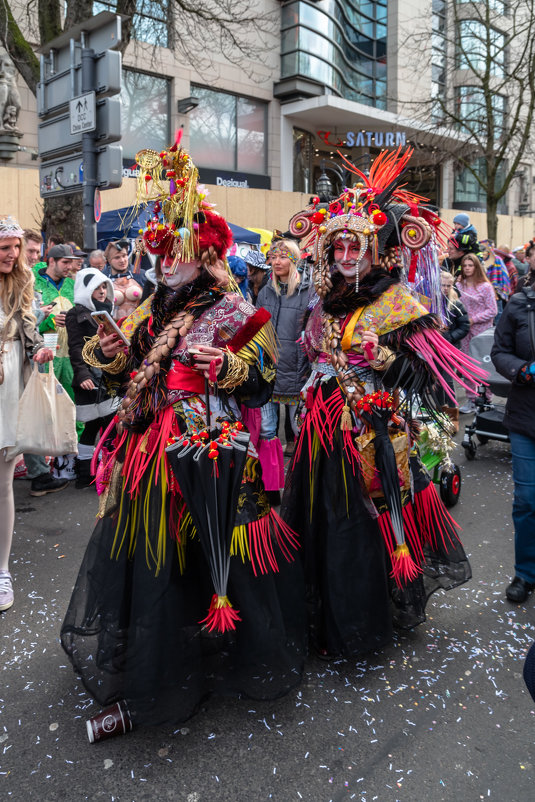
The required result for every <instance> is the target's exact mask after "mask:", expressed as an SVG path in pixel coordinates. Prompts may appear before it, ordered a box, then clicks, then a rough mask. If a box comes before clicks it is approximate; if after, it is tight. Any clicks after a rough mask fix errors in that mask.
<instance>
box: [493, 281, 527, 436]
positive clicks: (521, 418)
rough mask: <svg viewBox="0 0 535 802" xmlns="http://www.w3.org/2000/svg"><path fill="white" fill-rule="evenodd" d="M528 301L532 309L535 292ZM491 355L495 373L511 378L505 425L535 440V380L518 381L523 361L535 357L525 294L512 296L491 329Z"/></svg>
mask: <svg viewBox="0 0 535 802" xmlns="http://www.w3.org/2000/svg"><path fill="white" fill-rule="evenodd" d="M527 293H528V294H529V295H531V296H532V297H531V299H529V303H530V304H532V305H533V308H534V309H535V292H533V290H531V289H528V290H527ZM490 355H491V359H492V361H493V363H494V366H495V368H496V370H497V371H498V373H500V374H501V375H502V376H505V378H506V379H509V381H510V382H512V386H511V390H510V392H509V397H508V398H507V405H506V412H505V418H504V421H503V422H504V425H505V426H506V427H507V428H508V429H510V430H511V431H512V432H517V433H518V434H524V435H526V436H527V437H532V438H533V439H534V440H535V381H531V382H522V380H520V381H519V378H518V374H519V372H520V370H521V369H522V368H523V367H524V365H526V364H528V363H529V362H533V361H534V360H535V353H533V351H532V348H531V341H530V336H529V328H528V295H527V294H526V292H517V293H515V294H514V295H512V296H511V298H510V299H509V301H508V303H507V305H506V306H505V309H504V311H503V313H502V315H501V317H500V320H499V321H498V325H497V326H496V330H495V332H494V345H493V347H492V351H491V354H490Z"/></svg>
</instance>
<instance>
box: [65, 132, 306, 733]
mask: <svg viewBox="0 0 535 802" xmlns="http://www.w3.org/2000/svg"><path fill="white" fill-rule="evenodd" d="M137 161H138V164H139V165H140V168H141V178H142V181H143V186H142V188H141V189H140V193H142V194H141V197H142V199H145V200H147V201H151V200H154V201H155V207H154V216H153V217H152V219H150V220H149V222H148V224H147V229H146V230H145V231H144V232H143V242H144V246H145V247H146V249H147V250H148V251H149V252H150V253H152V254H157V255H159V256H160V257H161V262H162V273H163V280H162V281H161V282H159V283H158V286H157V289H156V291H155V293H154V294H153V295H152V296H151V297H150V298H148V299H147V300H146V301H145V302H144V303H143V304H142V305H141V306H140V307H138V309H137V310H135V312H134V313H133V314H132V315H131V316H130V317H129V318H127V319H126V321H125V322H124V323H123V325H122V331H123V333H124V334H125V335H126V336H127V337H128V338H129V339H130V346H129V349H128V353H127V354H125V353H123V351H122V350H121V348H120V345H119V344H118V343H117V341H116V340H114V335H106V336H104V334H103V332H102V331H100V340H99V339H98V335H97V337H94V338H93V339H92V340H90V341H89V342H88V343H87V345H86V348H85V358H86V360H87V361H88V362H89V363H90V364H97V366H98V367H100V368H101V369H102V370H103V371H104V372H105V374H107V375H108V376H109V377H110V378H111V380H115V381H116V382H117V381H123V380H125V381H128V377H129V376H130V381H129V382H128V383H127V386H126V393H125V397H124V400H123V403H122V408H121V410H120V411H119V413H118V415H117V417H116V419H115V426H116V428H115V430H113V431H111V432H109V433H108V435H107V443H108V445H107V451H104V452H103V454H104V455H103V459H102V461H101V463H100V466H99V468H98V470H97V489H99V490H101V491H102V490H103V489H104V492H102V495H101V497H100V501H101V505H100V511H99V516H100V519H99V521H98V523H97V525H96V528H95V530H94V532H93V535H92V537H91V540H90V542H89V545H88V548H87V551H86V554H85V556H84V559H83V562H82V566H81V568H80V572H79V575H78V578H77V580H76V584H75V588H74V591H73V595H72V598H71V602H70V604H69V608H68V611H67V614H66V617H65V621H64V623H63V626H62V629H61V642H62V645H63V647H64V649H65V651H66V652H67V654H68V656H69V658H70V660H71V661H72V663H73V666H74V668H75V670H76V672H77V673H78V674H79V675H80V676H81V678H82V681H83V683H84V685H85V687H86V688H87V690H88V691H89V693H90V694H91V695H92V696H93V697H94V699H96V700H97V701H98V702H99V703H100V704H101V705H113V704H114V703H120V704H121V705H123V700H124V701H125V702H126V708H127V709H128V711H129V716H130V717H131V719H132V720H133V721H134V722H135V723H147V724H158V723H162V722H173V723H177V722H181V721H184V720H186V719H187V718H188V717H189V716H191V715H192V714H193V713H194V712H195V710H196V709H197V707H198V705H199V704H200V702H201V701H202V700H204V699H205V698H206V697H207V695H209V694H210V693H212V692H218V693H221V694H233V695H238V696H242V695H243V696H246V697H249V698H255V699H273V698H277V697H279V696H281V695H283V694H285V693H286V692H288V691H289V690H290V689H291V688H292V687H293V686H295V685H296V684H297V683H298V682H299V681H300V677H301V671H302V664H303V659H304V654H305V633H306V625H305V611H304V601H303V599H304V588H303V583H302V569H301V564H300V561H299V560H298V559H295V557H296V554H297V551H296V549H297V540H296V538H295V536H294V534H293V533H292V532H291V531H290V529H289V528H288V527H287V526H286V525H285V524H284V523H283V521H282V520H281V519H280V518H279V517H278V516H277V514H276V513H275V511H274V510H271V509H270V505H269V502H268V500H267V497H266V494H265V491H264V487H263V484H262V475H261V468H260V465H259V462H258V458H257V453H256V451H255V450H254V447H253V446H252V445H251V444H250V443H249V445H248V451H247V459H246V462H245V469H244V471H243V478H242V480H241V485H240V487H239V497H238V502H237V508H236V509H235V510H234V509H233V510H231V511H230V512H231V513H232V515H234V512H235V513H236V518H235V521H234V527H233V529H231V534H232V543H231V544H230V548H229V551H228V553H225V554H223V555H222V557H221V560H222V561H223V562H224V563H225V565H227V564H228V565H229V577H228V598H227V597H226V596H225V595H223V594H221V595H219V596H218V595H217V594H214V586H213V585H212V581H211V569H212V566H211V565H209V562H208V560H207V557H206V554H205V551H204V546H203V544H204V539H205V537H206V536H207V532H206V531H202V532H198V531H196V529H195V526H194V521H193V518H192V514H193V509H192V508H191V507H190V506H188V505H186V503H185V501H184V497H183V493H181V490H180V488H179V483H178V482H177V480H176V478H175V476H174V475H173V470H172V469H171V466H170V461H169V453H168V451H166V448H173V443H184V442H189V443H190V444H191V448H192V449H193V450H194V449H195V444H196V443H198V442H199V438H201V439H202V437H206V436H207V435H206V432H205V431H204V429H205V426H206V424H205V423H204V421H205V416H206V414H207V406H206V403H207V402H206V397H205V378H207V377H210V378H211V380H212V381H211V385H209V388H210V389H209V399H208V403H209V412H210V417H211V421H210V422H211V427H212V429H214V430H215V431H216V433H217V432H220V433H221V438H219V439H224V437H225V436H227V435H228V432H229V430H230V431H231V433H232V435H233V436H234V434H236V433H237V432H238V433H240V430H242V428H243V424H241V422H240V406H241V405H244V406H245V407H257V406H261V405H262V404H264V403H266V401H267V400H268V399H269V398H270V396H271V391H272V386H273V382H274V378H275V367H274V365H275V353H276V348H275V344H274V333H273V330H272V326H271V322H270V320H269V314H268V313H266V312H265V310H257V309H255V308H254V307H253V306H252V305H251V304H249V303H248V302H247V301H246V300H245V299H244V298H243V297H242V296H241V295H240V294H238V293H237V292H229V291H227V289H226V288H227V286H228V284H229V282H231V281H232V278H231V274H230V271H228V270H227V268H226V265H225V254H226V252H227V250H228V248H229V246H230V244H231V241H232V234H231V231H230V229H229V227H228V225H227V223H226V222H225V220H224V219H223V217H221V216H220V215H218V214H216V213H215V212H214V211H212V209H211V208H210V205H209V204H208V203H207V202H206V200H205V199H204V195H203V194H202V193H201V190H200V188H199V186H198V183H197V178H198V173H197V170H196V168H195V165H194V164H193V163H192V162H191V159H190V158H189V156H188V154H187V153H185V151H184V150H182V148H181V147H180V146H179V140H177V142H175V144H174V145H173V146H172V147H170V148H169V149H168V150H166V151H162V153H160V154H157V153H155V152H154V151H141V152H140V153H138V155H137ZM192 344H193V345H192ZM240 436H243V432H241V433H240ZM246 439H248V435H247V436H246ZM110 440H112V441H113V443H112V444H111V445H110V444H109V443H110ZM218 442H219V440H218ZM200 445H201V446H202V443H201V444H200ZM212 449H215V452H216V453H215V456H216V457H217V445H215V444H214V442H213V441H211V444H210V446H209V450H210V454H209V456H210V457H211V458H213V457H214V453H213V451H212ZM201 451H202V447H201ZM215 462H216V461H215V460H214V465H213V469H214V470H213V471H212V472H211V474H210V476H209V477H208V479H209V480H210V481H211V480H212V479H214V477H215V478H217V476H219V474H218V473H217V468H216V465H215ZM192 465H193V463H192ZM94 467H96V459H95V466H94ZM193 467H195V466H194V465H193ZM193 467H192V470H193ZM211 467H212V466H211ZM220 470H222V469H220ZM222 480H223V477H221V481H222ZM218 481H219V480H218ZM180 484H181V485H182V480H180ZM182 487H184V485H182ZM193 500H194V502H195V505H196V507H197V506H200V507H204V506H205V504H209V503H210V502H209V497H208V494H206V495H205V494H204V493H203V489H202V487H201V486H199V487H198V492H197V494H196V496H195V497H194V499H193ZM220 512H221V510H220ZM222 512H223V513H225V514H227V513H228V511H226V510H222ZM215 523H217V521H216V522H215ZM213 525H214V521H213V520H211V521H210V520H209V526H210V527H211V526H213ZM210 531H211V530H210ZM201 536H202V538H201ZM201 540H202V543H201ZM227 561H228V563H227ZM232 605H234V607H232ZM207 613H208V616H207ZM218 614H222V615H223V617H224V616H226V623H225V622H223V623H224V625H223V626H221V627H219V626H216V625H215V623H214V621H215V618H216V617H217V615H218ZM210 622H211V623H210ZM123 712H124V711H123ZM88 724H89V722H88Z"/></svg>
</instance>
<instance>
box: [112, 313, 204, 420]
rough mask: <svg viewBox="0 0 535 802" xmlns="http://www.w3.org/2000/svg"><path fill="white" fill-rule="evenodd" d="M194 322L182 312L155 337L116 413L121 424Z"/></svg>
mask: <svg viewBox="0 0 535 802" xmlns="http://www.w3.org/2000/svg"><path fill="white" fill-rule="evenodd" d="M194 320H195V318H194V317H193V315H191V314H188V313H186V312H184V311H182V312H180V313H179V314H178V315H175V317H174V318H173V319H172V320H171V321H170V322H169V323H168V324H167V326H165V328H164V329H162V331H161V332H160V334H159V335H158V336H157V337H156V340H155V342H154V345H153V346H152V348H151V350H150V351H149V353H148V354H147V356H146V357H145V359H144V360H143V362H142V365H141V367H140V368H139V370H138V372H137V373H136V375H135V376H134V378H133V379H131V381H130V383H129V385H128V389H127V391H126V395H125V397H124V398H123V403H122V404H121V408H120V410H119V412H118V413H117V415H118V417H119V420H120V421H122V422H123V421H128V420H130V419H131V412H130V408H131V406H132V404H133V403H134V401H135V399H136V397H137V395H138V393H139V392H141V390H143V389H144V388H145V387H146V386H147V384H148V383H149V382H150V380H151V379H152V378H153V376H157V375H158V373H159V372H160V363H161V362H162V360H165V359H166V358H167V357H168V356H169V354H171V352H172V351H173V349H174V348H175V345H176V343H177V341H178V339H179V338H180V337H185V336H186V334H187V333H188V331H189V330H190V329H191V327H192V326H193V322H194Z"/></svg>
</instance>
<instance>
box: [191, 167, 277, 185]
mask: <svg viewBox="0 0 535 802" xmlns="http://www.w3.org/2000/svg"><path fill="white" fill-rule="evenodd" d="M199 178H200V180H201V181H202V182H203V183H204V184H215V185H216V186H217V187H233V188H236V189H271V178H270V177H269V176H268V175H256V174H255V173H235V172H230V171H227V170H212V169H208V168H205V167H199Z"/></svg>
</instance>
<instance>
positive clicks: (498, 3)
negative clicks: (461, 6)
mask: <svg viewBox="0 0 535 802" xmlns="http://www.w3.org/2000/svg"><path fill="white" fill-rule="evenodd" d="M471 2H473V0H457V3H471ZM486 5H487V6H488V7H489V9H490V11H496V12H497V13H498V14H507V2H505V0H487V2H486Z"/></svg>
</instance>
